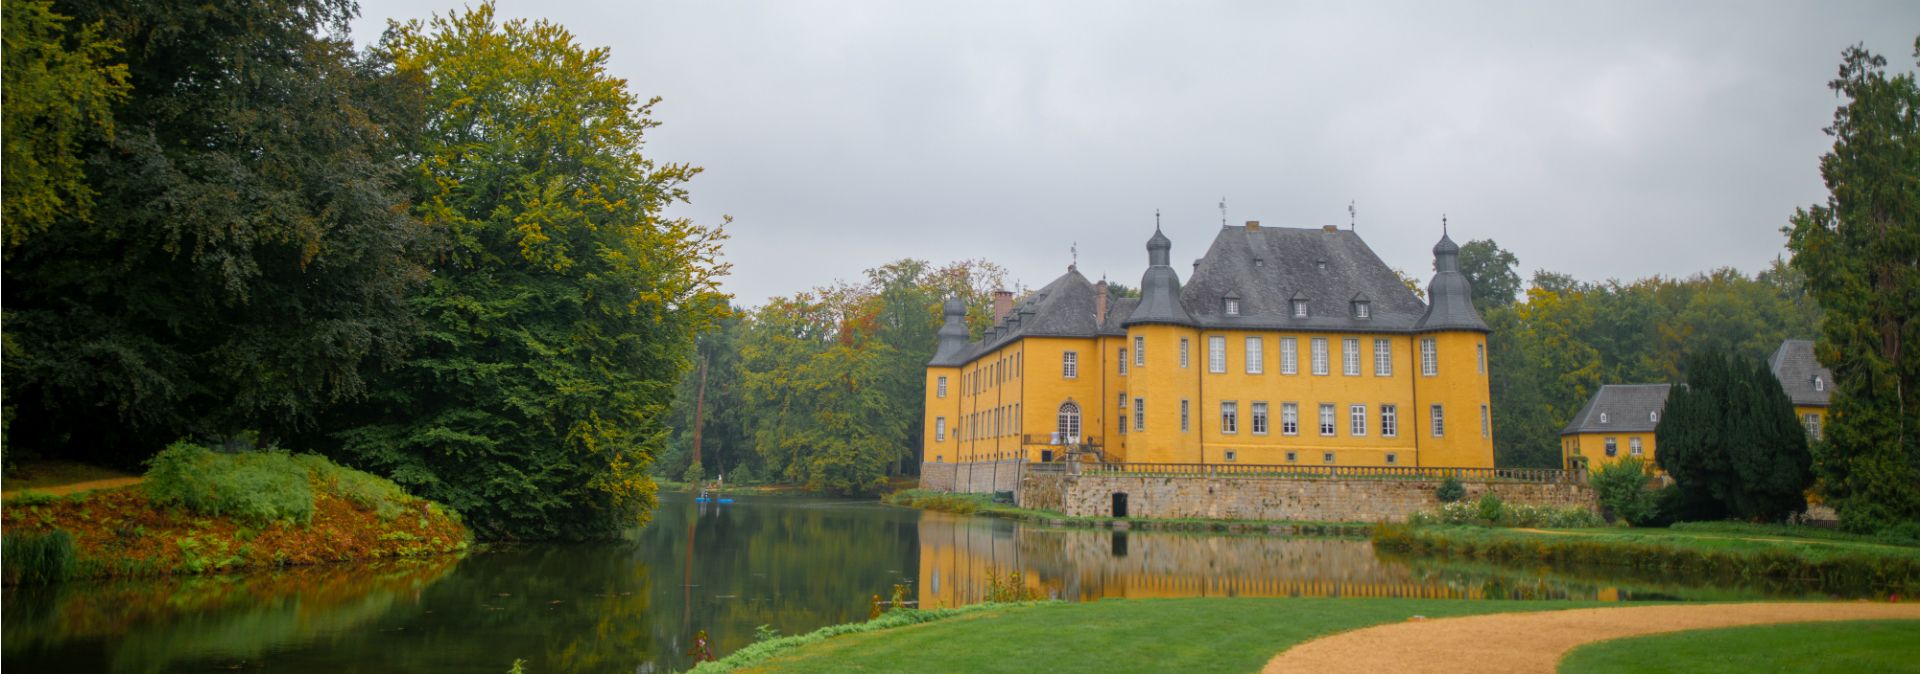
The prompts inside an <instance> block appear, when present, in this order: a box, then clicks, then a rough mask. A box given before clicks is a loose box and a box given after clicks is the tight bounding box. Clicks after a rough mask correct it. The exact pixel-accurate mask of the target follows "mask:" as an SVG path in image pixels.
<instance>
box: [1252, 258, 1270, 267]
mask: <svg viewBox="0 0 1920 674" xmlns="http://www.w3.org/2000/svg"><path fill="white" fill-rule="evenodd" d="M1253 266H1255V267H1265V266H1267V260H1266V258H1259V257H1256V258H1253Z"/></svg>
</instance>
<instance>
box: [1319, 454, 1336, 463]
mask: <svg viewBox="0 0 1920 674" xmlns="http://www.w3.org/2000/svg"><path fill="white" fill-rule="evenodd" d="M1320 462H1321V463H1333V452H1321V453H1320Z"/></svg>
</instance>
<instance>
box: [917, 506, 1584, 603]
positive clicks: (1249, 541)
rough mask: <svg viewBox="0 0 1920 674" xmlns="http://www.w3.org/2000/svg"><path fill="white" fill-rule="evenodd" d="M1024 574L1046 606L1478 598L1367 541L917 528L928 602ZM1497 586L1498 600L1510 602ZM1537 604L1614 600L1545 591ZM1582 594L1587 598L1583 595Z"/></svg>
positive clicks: (930, 523) (1536, 592) (1004, 524)
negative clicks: (1385, 557) (1049, 602)
mask: <svg viewBox="0 0 1920 674" xmlns="http://www.w3.org/2000/svg"><path fill="white" fill-rule="evenodd" d="M1016 571H1017V572H1019V573H1020V575H1021V577H1022V578H1021V581H1022V583H1023V584H1024V585H1026V586H1027V587H1029V588H1032V589H1034V590H1037V591H1039V592H1040V593H1041V594H1043V595H1044V596H1047V597H1054V598H1060V599H1071V600H1080V601H1086V600H1093V599H1101V598H1105V597H1129V598H1152V597H1236V596H1238V597H1422V598H1436V599H1482V598H1487V597H1488V585H1487V584H1486V583H1484V582H1482V579H1466V578H1461V577H1458V576H1435V575H1432V574H1423V573H1421V572H1418V571H1416V570H1414V569H1413V568H1411V567H1408V566H1405V565H1401V564H1395V563H1392V562H1387V561H1382V560H1381V559H1379V558H1378V557H1376V556H1375V555H1374V553H1373V546H1372V545H1371V544H1370V543H1368V542H1366V541H1362V540H1348V539H1331V538H1279V537H1269V536H1194V535H1182V534H1175V533H1163V532H1133V533H1129V532H1125V531H1107V530H1104V529H1050V528H1041V527H1031V526H1021V525H1019V524H1017V523H1014V522H1010V521H1005V520H990V519H981V518H968V517H954V516H945V515H941V514H938V513H926V514H925V516H924V517H922V518H921V520H920V579H919V580H920V588H919V589H920V602H921V605H922V606H928V607H933V606H960V605H964V604H970V603H975V602H979V601H984V600H985V599H986V597H987V593H988V591H989V589H990V579H991V578H994V577H998V578H999V579H1000V580H1001V582H1005V581H1006V577H1007V576H1008V574H1011V573H1013V572H1016ZM1512 591H1513V590H1512V589H1511V588H1508V587H1505V586H1501V588H1500V590H1499V591H1498V592H1497V594H1501V595H1507V596H1511V595H1510V593H1511V592H1512ZM1522 594H1524V595H1526V596H1532V597H1538V598H1575V597H1578V598H1587V599H1593V598H1602V599H1604V598H1606V597H1605V593H1600V596H1596V595H1595V593H1593V592H1584V593H1582V592H1577V591H1576V592H1572V593H1570V592H1568V591H1566V590H1563V589H1558V588H1549V587H1544V586H1542V587H1538V588H1527V589H1525V590H1524V591H1522ZM1582 595H1583V596H1582Z"/></svg>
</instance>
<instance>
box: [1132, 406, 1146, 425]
mask: <svg viewBox="0 0 1920 674" xmlns="http://www.w3.org/2000/svg"><path fill="white" fill-rule="evenodd" d="M1133 430H1136V431H1144V430H1147V399H1146V398H1134V399H1133Z"/></svg>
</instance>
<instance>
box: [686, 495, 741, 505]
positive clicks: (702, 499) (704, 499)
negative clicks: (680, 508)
mask: <svg viewBox="0 0 1920 674" xmlns="http://www.w3.org/2000/svg"><path fill="white" fill-rule="evenodd" d="M693 502H694V503H732V502H733V499H730V498H726V497H724V496H723V497H720V498H717V499H716V498H713V497H710V496H695V497H694V498H693Z"/></svg>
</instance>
